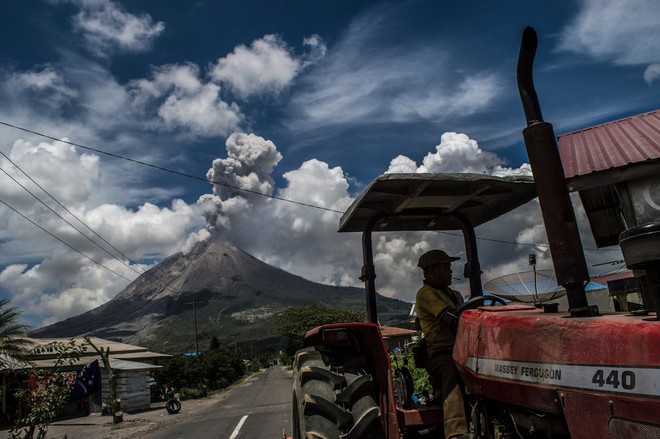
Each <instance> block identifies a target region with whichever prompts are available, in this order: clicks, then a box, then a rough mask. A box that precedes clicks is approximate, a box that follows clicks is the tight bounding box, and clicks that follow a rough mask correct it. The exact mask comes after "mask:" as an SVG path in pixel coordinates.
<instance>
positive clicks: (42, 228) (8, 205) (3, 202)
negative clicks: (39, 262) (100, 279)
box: [0, 199, 133, 282]
mask: <svg viewBox="0 0 660 439" xmlns="http://www.w3.org/2000/svg"><path fill="white" fill-rule="evenodd" d="M0 203H2V204H4V205H5V206H7V207H8V208H10V209H11V210H13V211H14V212H16V213H17V214H19V215H20V216H22V217H23V218H24V219H26V220H27V221H29V222H31V223H32V224H33V225H35V226H36V227H38V228H40V229H41V230H43V231H44V232H46V233H48V234H49V235H50V236H52V237H53V238H55V239H57V240H58V241H60V242H61V243H62V244H64V245H66V246H67V247H69V248H70V249H71V250H73V251H75V252H76V253H78V254H80V255H82V256H84V257H85V258H87V259H89V260H90V261H92V262H93V263H95V264H96V265H98V266H100V267H103V268H105V269H106V270H108V271H109V272H110V273H113V274H116V275H117V276H119V277H121V278H122V279H125V280H127V281H128V282H133V281H132V280H131V279H129V278H127V277H126V276H124V275H122V274H119V273H117V272H116V271H114V270H113V269H112V268H109V267H106V266H105V265H103V264H102V263H101V262H99V261H97V260H96V259H94V258H92V257H91V256H88V255H86V254H85V253H83V252H82V251H80V250H78V249H77V248H75V247H74V246H72V245H71V244H69V243H67V242H66V241H64V240H63V239H60V238H59V237H58V236H56V235H55V234H53V233H51V232H50V231H48V230H46V229H45V228H44V227H42V226H41V225H39V224H37V223H36V222H34V221H32V220H31V219H30V218H28V217H27V216H25V215H23V214H22V213H21V212H19V211H18V210H17V209H15V208H14V207H13V206H12V205H10V204H9V203H7V202H5V201H4V200H2V199H0Z"/></svg>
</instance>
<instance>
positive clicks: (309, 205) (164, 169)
mask: <svg viewBox="0 0 660 439" xmlns="http://www.w3.org/2000/svg"><path fill="white" fill-rule="evenodd" d="M0 125H5V126H7V127H10V128H14V129H17V130H20V131H24V132H26V133H30V134H34V135H37V136H41V137H44V138H46V139H50V140H54V141H56V142H62V143H64V144H67V145H71V146H75V147H78V148H82V149H86V150H88V151H94V152H96V153H99V154H103V155H107V156H109V157H113V158H116V159H121V160H126V161H129V162H132V163H135V164H138V165H142V166H146V167H149V168H153V169H157V170H159V171H164V172H169V173H171V174H175V175H179V176H181V177H187V178H191V179H193V180H198V181H204V182H207V183H211V184H217V185H220V186H224V187H228V188H230V189H235V190H238V191H242V192H247V193H250V194H255V195H259V196H262V197H265V198H272V199H275V200H279V201H285V202H287V203H292V204H297V205H299V206H305V207H310V208H312V209H319V210H325V211H328V212H334V213H340V214H343V213H344V212H342V211H340V210H335V209H330V208H329V207H323V206H317V205H315V204H310V203H304V202H302V201H296V200H291V199H289V198H284V197H278V196H277V195H271V194H264V193H263V192H259V191H255V190H251V189H245V188H242V187H238V186H234V185H231V184H229V183H226V182H223V181H215V180H209V179H208V178H202V177H198V176H196V175H193V174H188V173H185V172H181V171H176V170H174V169H169V168H165V167H163V166H158V165H154V164H152V163H147V162H143V161H141V160H136V159H132V158H130V157H125V156H122V155H119V154H114V153H111V152H107V151H102V150H100V149H96V148H92V147H90V146H85V145H81V144H79V143H75V142H70V141H68V140H62V139H58V138H57V137H53V136H49V135H47V134H43V133H40V132H38V131H34V130H30V129H27V128H23V127H20V126H18V125H13V124H10V123H7V122H3V121H0Z"/></svg>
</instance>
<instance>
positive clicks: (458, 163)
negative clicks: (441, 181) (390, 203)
mask: <svg viewBox="0 0 660 439" xmlns="http://www.w3.org/2000/svg"><path fill="white" fill-rule="evenodd" d="M387 172H388V173H394V172H449V173H458V172H471V173H475V174H488V175H496V176H499V177H501V176H505V175H531V168H530V166H529V164H526V163H525V164H523V165H521V166H520V167H519V168H517V169H512V168H508V167H506V166H504V161H503V160H502V158H500V157H499V156H498V155H497V154H495V153H492V152H488V151H483V150H482V149H481V148H479V145H478V144H477V141H476V140H473V139H470V138H469V137H468V136H467V135H466V134H462V133H453V132H447V133H444V134H443V135H442V136H441V137H440V143H439V144H438V145H437V146H436V147H435V152H430V153H428V154H427V155H426V157H424V159H423V163H422V165H420V166H417V164H416V163H415V161H414V160H412V159H410V158H408V157H406V156H402V155H400V156H398V157H396V158H395V159H394V160H392V161H391V162H390V166H389V168H388V170H387Z"/></svg>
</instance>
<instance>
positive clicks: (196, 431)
mask: <svg viewBox="0 0 660 439" xmlns="http://www.w3.org/2000/svg"><path fill="white" fill-rule="evenodd" d="M291 384H292V382H291V372H287V371H286V370H284V369H283V368H281V367H278V366H274V367H270V368H268V369H266V370H265V371H264V372H263V373H260V374H257V375H255V376H253V377H251V378H250V379H249V380H247V381H246V382H245V383H243V384H241V385H240V386H239V387H238V388H236V389H234V390H233V391H232V392H231V393H230V394H229V395H228V396H227V397H226V398H224V399H222V400H220V401H218V402H217V403H215V404H213V405H211V406H209V407H205V408H204V409H203V410H200V411H198V412H197V413H195V414H194V415H191V416H190V417H188V418H186V419H185V420H183V421H182V422H179V423H177V424H176V425H173V426H171V427H168V428H166V429H163V430H160V431H157V432H155V433H152V434H147V435H145V436H144V437H145V438H148V439H166V438H167V439H171V438H196V439H281V438H282V430H283V429H284V430H285V431H286V433H288V434H291V427H290V426H291ZM183 405H184V409H185V401H184V402H183Z"/></svg>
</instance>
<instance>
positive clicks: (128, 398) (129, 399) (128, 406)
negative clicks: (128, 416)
mask: <svg viewBox="0 0 660 439" xmlns="http://www.w3.org/2000/svg"><path fill="white" fill-rule="evenodd" d="M115 373H116V374H117V395H118V397H119V398H120V399H121V409H122V411H124V412H128V413H131V412H138V411H141V410H148V409H149V408H150V404H151V399H150V396H149V386H148V384H147V382H148V381H147V380H148V379H149V371H147V370H120V371H115ZM101 377H102V378H101V379H102V383H103V384H102V390H101V397H102V401H103V404H107V403H108V401H109V400H110V383H109V381H108V375H107V373H106V372H105V370H103V371H102V372H101Z"/></svg>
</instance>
